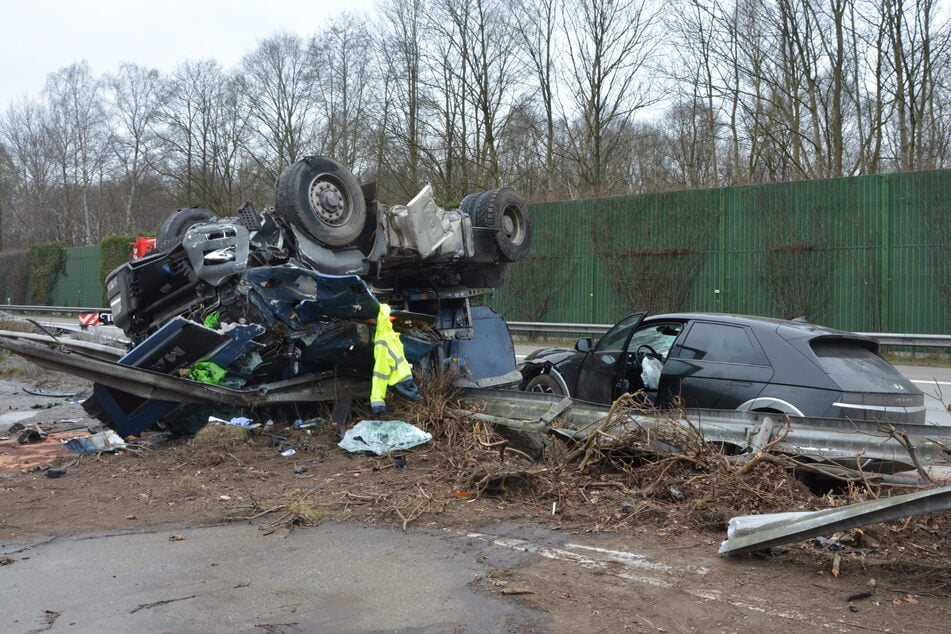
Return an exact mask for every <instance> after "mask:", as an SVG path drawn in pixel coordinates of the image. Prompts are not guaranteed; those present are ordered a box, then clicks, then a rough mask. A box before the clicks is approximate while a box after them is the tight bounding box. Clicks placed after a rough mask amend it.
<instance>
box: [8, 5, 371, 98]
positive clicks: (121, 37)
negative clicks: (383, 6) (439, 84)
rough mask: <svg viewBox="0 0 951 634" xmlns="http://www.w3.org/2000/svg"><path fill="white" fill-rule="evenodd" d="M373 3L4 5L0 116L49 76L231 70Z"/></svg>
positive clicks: (38, 91)
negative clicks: (82, 69)
mask: <svg viewBox="0 0 951 634" xmlns="http://www.w3.org/2000/svg"><path fill="white" fill-rule="evenodd" d="M374 6H376V3H375V0H344V1H343V2H341V1H339V0H336V1H334V0H309V1H307V0H257V1H255V0H228V1H225V0H151V1H148V2H145V1H142V0H0V60H2V70H0V111H3V110H6V109H7V107H8V106H9V105H10V104H11V103H12V102H13V101H14V100H17V101H19V100H20V99H21V98H23V97H24V96H25V97H27V98H29V99H31V100H35V99H40V97H41V92H42V90H43V87H44V85H45V84H46V76H47V75H48V74H50V73H53V72H56V71H58V70H59V69H61V68H65V67H67V66H69V65H70V64H73V63H74V62H81V61H82V60H86V61H87V62H89V67H90V71H91V73H92V75H93V76H94V77H99V76H101V75H103V74H105V73H113V72H115V71H117V70H118V68H119V65H120V64H121V63H123V62H133V63H135V64H138V65H140V66H146V67H150V68H158V69H159V70H161V71H170V70H171V69H172V68H174V67H175V66H176V65H177V64H178V63H180V62H183V61H185V60H186V59H205V58H209V57H213V58H215V59H217V60H218V61H219V62H220V63H221V65H222V66H223V67H224V68H226V69H230V68H233V67H234V66H235V65H236V64H237V63H238V62H239V61H240V60H241V57H242V56H243V55H244V54H246V53H249V52H251V51H252V50H253V49H254V48H255V47H256V46H257V44H258V43H259V42H260V41H261V40H262V39H264V38H266V37H268V36H270V35H273V34H274V33H276V32H278V31H287V32H290V33H297V34H299V35H301V36H308V35H312V34H313V33H315V32H316V31H318V30H319V29H320V28H321V25H322V24H323V23H325V21H326V19H327V18H328V17H329V16H332V15H335V14H338V13H341V12H342V11H344V10H347V11H350V12H355V13H366V12H370V11H371V10H372V9H373V7H374Z"/></svg>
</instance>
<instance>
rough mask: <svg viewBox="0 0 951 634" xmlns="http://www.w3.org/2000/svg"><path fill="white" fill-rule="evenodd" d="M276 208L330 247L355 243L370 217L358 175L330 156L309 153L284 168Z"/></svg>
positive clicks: (276, 194) (275, 197)
mask: <svg viewBox="0 0 951 634" xmlns="http://www.w3.org/2000/svg"><path fill="white" fill-rule="evenodd" d="M274 211H275V212H276V214H277V215H278V216H280V217H281V218H284V219H285V220H287V221H288V222H289V223H291V224H292V225H294V226H296V227H298V228H300V229H302V230H304V231H305V232H307V234H308V235H310V237H312V238H314V239H315V240H317V241H318V242H320V243H321V244H324V245H326V246H328V247H343V246H347V245H349V244H351V243H353V242H354V241H355V240H356V239H357V238H359V237H360V235H361V234H362V233H363V230H364V226H365V224H366V220H367V209H366V202H365V200H364V197H363V190H362V188H361V187H360V183H359V182H358V181H357V178H356V177H355V176H354V175H353V173H352V172H350V170H348V169H347V168H346V167H344V166H343V165H342V164H340V163H338V162H337V161H335V160H334V159H332V158H330V157H326V156H308V157H306V158H303V159H301V160H299V161H297V162H296V163H294V164H293V165H291V166H290V167H288V168H287V169H286V170H284V172H283V173H282V174H281V176H280V177H279V178H278V181H277V188H276V191H275V195H274Z"/></svg>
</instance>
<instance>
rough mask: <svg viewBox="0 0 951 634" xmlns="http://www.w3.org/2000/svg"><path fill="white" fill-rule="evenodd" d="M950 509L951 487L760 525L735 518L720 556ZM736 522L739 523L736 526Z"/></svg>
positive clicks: (749, 519)
mask: <svg viewBox="0 0 951 634" xmlns="http://www.w3.org/2000/svg"><path fill="white" fill-rule="evenodd" d="M948 509H951V487H941V488H938V489H931V490H928V491H916V492H915V493H908V494H906V495H897V496H894V497H891V498H885V499H881V500H870V501H868V502H860V503H858V504H849V505H847V506H842V507H839V508H834V509H826V510H822V511H815V512H811V513H810V512H806V513H800V512H797V513H789V514H787V513H779V514H777V515H778V516H781V517H780V518H776V517H770V516H767V518H766V521H765V523H758V522H757V521H756V520H755V519H754V518H755V516H746V517H744V518H734V520H731V521H730V524H731V527H734V529H737V528H738V530H734V531H733V532H732V534H729V537H728V538H727V540H726V541H724V542H723V543H722V544H721V545H720V551H719V552H720V553H721V554H726V555H743V554H746V553H751V552H755V551H759V550H766V549H769V548H772V547H773V546H780V545H782V544H789V543H792V542H799V541H803V540H806V539H809V538H812V537H819V536H820V535H828V534H830V533H834V532H836V531H843V530H848V529H850V528H858V527H860V526H867V525H869V524H878V523H880V522H890V521H892V520H897V519H902V518H905V517H914V516H915V515H923V514H925V513H934V512H937V511H946V510H948ZM737 519H739V520H740V521H739V522H735V520H737ZM770 519H772V520H773V521H769V520H770Z"/></svg>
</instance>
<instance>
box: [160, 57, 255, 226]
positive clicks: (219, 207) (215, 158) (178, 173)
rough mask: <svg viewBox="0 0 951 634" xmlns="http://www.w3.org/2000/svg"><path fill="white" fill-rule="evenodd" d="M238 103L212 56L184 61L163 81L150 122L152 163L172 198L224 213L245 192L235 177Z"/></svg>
mask: <svg viewBox="0 0 951 634" xmlns="http://www.w3.org/2000/svg"><path fill="white" fill-rule="evenodd" d="M239 106H240V102H239V96H238V92H237V90H236V85H235V82H234V80H233V79H232V78H230V77H229V76H228V75H227V74H225V73H224V72H223V71H222V69H221V67H220V66H219V65H218V63H217V62H214V61H212V60H205V61H199V62H191V61H189V62H185V63H184V64H183V65H182V66H180V67H179V68H178V69H177V70H176V72H175V73H174V74H173V76H172V77H171V79H170V80H169V82H168V83H167V85H166V90H165V91H164V93H163V99H162V108H161V109H160V110H159V114H158V116H157V117H156V126H155V134H156V136H157V137H158V139H159V140H160V142H161V150H162V151H161V156H156V160H155V162H154V163H153V165H154V167H155V169H156V170H157V171H158V172H159V173H160V174H161V175H162V176H163V177H164V178H165V179H166V180H167V181H168V183H169V185H170V188H171V190H172V192H173V194H174V196H175V198H176V200H177V201H178V204H180V205H185V206H192V205H198V206H201V207H207V208H209V209H212V210H214V211H218V212H219V213H224V212H225V211H227V210H232V209H236V208H237V207H238V206H239V205H240V204H241V203H242V202H243V201H244V200H247V199H248V198H249V196H250V194H251V192H250V191H248V185H247V184H245V185H244V187H243V188H242V184H241V182H240V180H239V175H240V170H241V169H242V168H243V166H244V164H245V163H247V162H248V161H247V159H245V158H244V157H243V155H242V154H241V148H243V147H244V146H245V145H246V140H247V119H246V116H247V115H245V114H244V111H243V110H242V109H241V108H240V107H239Z"/></svg>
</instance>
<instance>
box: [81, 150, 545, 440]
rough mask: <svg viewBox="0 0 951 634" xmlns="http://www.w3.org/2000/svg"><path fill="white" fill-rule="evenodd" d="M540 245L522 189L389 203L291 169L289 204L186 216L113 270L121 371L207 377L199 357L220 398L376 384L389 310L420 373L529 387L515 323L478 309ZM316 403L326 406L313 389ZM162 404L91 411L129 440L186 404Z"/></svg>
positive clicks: (314, 167)
mask: <svg viewBox="0 0 951 634" xmlns="http://www.w3.org/2000/svg"><path fill="white" fill-rule="evenodd" d="M531 238H532V227H531V222H530V220H529V217H528V212H527V207H526V204H525V202H524V201H523V200H522V198H521V197H520V196H519V195H518V194H517V193H516V192H515V191H513V190H511V189H508V188H503V189H497V190H491V191H486V192H479V193H475V194H471V195H469V196H467V197H466V198H465V199H463V201H462V203H461V204H460V208H459V209H450V210H446V209H443V208H442V207H440V206H439V205H438V204H437V203H436V201H435V198H434V196H433V191H432V187H431V186H429V185H427V186H425V187H423V189H422V190H421V191H420V192H419V194H418V195H417V196H416V197H414V198H413V199H412V200H411V201H409V202H408V203H406V204H405V205H393V206H391V207H384V206H383V205H381V204H379V203H378V202H377V200H376V193H375V187H374V186H372V185H363V186H361V185H360V184H359V183H358V181H357V179H356V178H355V177H354V176H353V174H352V173H351V172H350V171H349V170H348V169H347V168H345V167H344V166H343V165H341V164H340V163H338V162H337V161H336V160H334V159H332V158H329V157H324V156H311V157H307V158H304V159H302V160H300V161H298V162H297V163H295V164H294V165H291V166H290V167H289V168H288V169H286V170H285V171H284V173H283V174H282V175H281V177H280V179H279V180H278V183H277V187H276V191H275V197H274V206H273V207H269V208H266V209H263V210H261V211H260V212H259V211H257V210H255V209H254V208H253V207H252V206H251V205H250V204H249V203H247V204H245V205H244V206H242V207H241V208H240V209H239V210H237V214H236V215H235V216H232V217H220V216H219V215H218V214H217V213H216V212H214V211H212V210H209V209H200V208H191V209H181V210H179V211H177V212H175V213H173V214H171V215H170V216H169V217H168V219H167V220H166V221H165V222H164V223H163V224H162V226H161V228H160V229H159V231H158V235H157V236H156V247H155V250H154V251H152V252H150V253H148V254H147V255H145V256H144V257H141V258H139V259H135V260H132V261H130V262H127V263H126V264H123V265H122V266H120V267H118V268H117V269H115V270H114V271H112V272H111V273H110V274H109V275H108V276H107V278H106V292H107V296H108V299H109V305H110V309H111V311H112V315H113V320H114V323H115V325H116V326H118V327H119V328H121V329H122V330H123V332H124V333H125V334H126V336H127V337H128V338H129V340H130V341H131V344H132V346H131V349H130V350H129V351H128V353H127V354H125V355H124V356H123V357H122V358H121V359H119V361H118V362H117V363H118V365H120V366H127V367H128V368H129V369H130V370H131V369H132V368H137V369H140V370H146V371H151V372H158V373H161V374H164V375H167V376H174V377H178V378H180V379H182V380H183V381H191V379H190V370H191V369H192V368H193V367H194V364H195V363H197V362H213V363H215V364H216V365H217V366H220V367H222V368H223V369H224V370H225V371H226V376H225V378H224V379H223V381H222V382H221V384H220V385H219V387H220V388H222V389H227V390H234V391H238V392H245V393H248V392H250V393H262V392H268V391H269V390H271V389H273V388H274V387H275V386H278V385H280V386H283V385H286V384H287V382H292V383H295V382H296V383H300V384H302V385H305V384H306V383H307V381H308V377H310V378H311V379H312V380H313V381H315V382H322V383H324V384H326V383H327V382H328V381H330V382H334V381H346V382H347V384H348V386H352V385H354V384H359V383H360V381H362V380H365V381H366V382H367V385H368V384H369V379H370V374H371V372H372V367H373V333H374V320H375V319H376V317H377V314H378V313H379V308H380V304H381V303H386V304H388V305H390V306H391V308H392V319H393V327H394V330H395V331H396V332H397V333H399V336H400V340H401V341H402V343H403V346H404V349H405V352H406V356H407V360H408V361H409V362H410V363H411V364H413V366H414V367H416V368H418V369H419V370H420V371H422V372H424V373H426V372H434V371H441V370H449V371H451V372H453V373H454V376H455V380H456V382H457V384H458V385H460V386H464V387H493V386H501V385H507V384H511V383H516V382H517V381H519V379H520V374H519V372H518V370H517V368H516V365H515V353H514V346H513V344H512V339H511V335H510V334H509V331H508V328H507V326H506V324H505V322H504V321H503V320H502V319H501V317H499V315H497V314H496V313H495V312H494V311H492V310H491V309H490V308H488V307H487V306H484V305H479V302H478V299H479V298H480V297H483V296H485V295H486V294H487V293H490V292H492V291H493V290H494V289H495V288H497V287H498V286H500V285H501V284H502V283H503V281H504V278H505V274H506V271H507V268H508V266H509V265H510V264H511V263H513V262H516V261H518V260H520V259H522V258H524V257H525V256H526V255H527V254H528V252H529V249H530V247H531ZM354 381H355V382H356V383H354ZM348 392H353V390H352V389H348ZM313 394H315V395H316V394H320V395H324V390H313ZM322 398H323V396H322ZM159 400H161V399H159ZM239 400H240V399H239ZM300 400H310V399H309V398H308V397H307V393H306V390H304V391H302V392H301V394H300ZM154 401H155V399H149V398H142V397H139V396H135V397H130V395H129V394H128V393H127V390H126V389H121V388H118V387H110V386H107V385H103V384H97V387H96V390H95V394H94V396H93V398H92V399H90V400H89V402H88V403H87V410H89V411H90V412H92V413H94V414H95V415H97V416H98V417H100V418H101V419H102V420H104V422H106V423H107V424H108V425H110V426H111V427H113V428H114V429H116V430H117V431H118V432H119V433H120V434H122V435H124V436H128V435H131V434H135V433H138V431H141V430H142V429H144V428H145V427H148V426H149V425H150V424H152V423H153V422H155V420H157V418H156V416H158V418H161V417H162V416H165V415H166V414H167V412H168V411H170V410H171V409H172V408H170V407H169V404H168V403H166V404H165V405H158V406H156V404H155V402H154ZM171 405H174V403H171ZM146 411H147V412H148V413H147V414H144V415H143V412H146Z"/></svg>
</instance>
